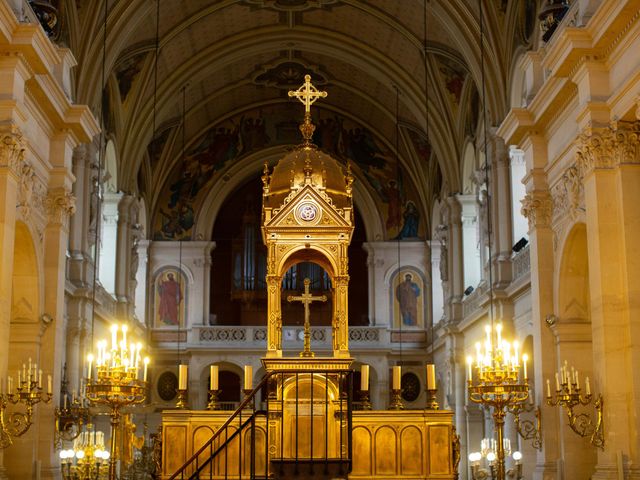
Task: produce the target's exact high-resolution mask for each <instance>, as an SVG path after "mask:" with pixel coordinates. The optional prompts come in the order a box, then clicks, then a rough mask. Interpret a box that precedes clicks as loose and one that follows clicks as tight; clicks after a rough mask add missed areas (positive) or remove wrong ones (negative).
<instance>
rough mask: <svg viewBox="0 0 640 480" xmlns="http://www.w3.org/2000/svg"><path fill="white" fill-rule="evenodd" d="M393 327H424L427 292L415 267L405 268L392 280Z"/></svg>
mask: <svg viewBox="0 0 640 480" xmlns="http://www.w3.org/2000/svg"><path fill="white" fill-rule="evenodd" d="M391 295H392V297H393V299H392V302H393V303H392V304H393V328H395V329H399V328H403V329H404V328H409V329H411V328H424V312H425V308H424V306H425V300H426V292H425V286H424V281H423V279H422V276H421V275H420V273H419V272H417V271H416V270H415V269H412V268H411V269H410V268H403V269H401V270H400V272H398V273H397V274H396V275H395V277H394V281H393V282H392V292H391Z"/></svg>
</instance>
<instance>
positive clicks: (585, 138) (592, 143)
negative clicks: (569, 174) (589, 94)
mask: <svg viewBox="0 0 640 480" xmlns="http://www.w3.org/2000/svg"><path fill="white" fill-rule="evenodd" d="M577 143H578V148H577V151H576V165H577V167H578V170H579V172H580V175H581V177H586V176H587V175H588V174H590V173H591V172H592V171H593V170H595V169H611V168H615V167H618V166H620V165H625V164H626V165H628V164H639V163H640V121H637V122H613V123H611V125H609V126H607V127H603V128H588V129H587V130H585V132H584V133H581V134H580V136H579V137H578V139H577Z"/></svg>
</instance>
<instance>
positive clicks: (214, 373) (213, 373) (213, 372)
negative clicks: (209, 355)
mask: <svg viewBox="0 0 640 480" xmlns="http://www.w3.org/2000/svg"><path fill="white" fill-rule="evenodd" d="M209 376H210V377H211V378H210V379H209V390H218V366H217V365H211V366H210V367H209Z"/></svg>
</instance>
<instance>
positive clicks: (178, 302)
mask: <svg viewBox="0 0 640 480" xmlns="http://www.w3.org/2000/svg"><path fill="white" fill-rule="evenodd" d="M186 292H187V279H186V277H185V275H184V274H183V273H182V272H180V270H178V269H177V268H175V267H168V268H164V269H162V270H161V271H160V273H158V274H157V275H156V279H155V282H154V312H155V323H154V326H155V327H156V328H166V327H183V326H184V320H185V315H186Z"/></svg>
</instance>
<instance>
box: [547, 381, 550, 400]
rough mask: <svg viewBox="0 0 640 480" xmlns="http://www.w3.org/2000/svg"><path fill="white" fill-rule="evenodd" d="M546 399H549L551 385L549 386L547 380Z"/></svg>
mask: <svg viewBox="0 0 640 480" xmlns="http://www.w3.org/2000/svg"><path fill="white" fill-rule="evenodd" d="M547 398H551V385H550V384H549V379H548V378H547Z"/></svg>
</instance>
